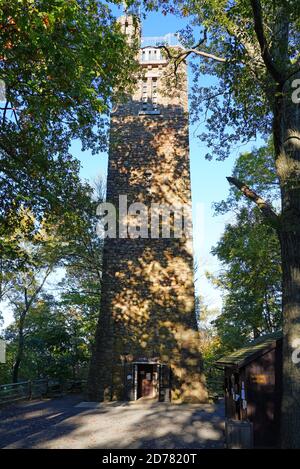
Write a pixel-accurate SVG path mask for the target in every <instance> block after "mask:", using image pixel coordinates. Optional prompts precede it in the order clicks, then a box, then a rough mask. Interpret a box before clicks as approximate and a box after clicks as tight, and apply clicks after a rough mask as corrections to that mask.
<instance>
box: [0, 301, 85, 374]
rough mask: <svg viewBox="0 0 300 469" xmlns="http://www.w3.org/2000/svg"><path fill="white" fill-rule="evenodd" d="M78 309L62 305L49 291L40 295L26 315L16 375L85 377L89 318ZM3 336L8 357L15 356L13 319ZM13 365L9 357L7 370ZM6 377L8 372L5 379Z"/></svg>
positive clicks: (16, 336) (14, 325)
mask: <svg viewBox="0 0 300 469" xmlns="http://www.w3.org/2000/svg"><path fill="white" fill-rule="evenodd" d="M81 313H82V312H81V311H77V310H76V309H75V308H73V309H72V308H69V309H66V308H64V307H62V306H61V305H60V304H59V303H58V302H57V301H55V299H54V298H53V297H51V296H50V295H44V296H42V297H41V298H40V300H39V301H38V302H37V303H36V305H35V306H34V307H33V308H32V309H31V310H30V311H29V313H28V316H27V318H26V325H25V328H24V335H25V347H24V356H23V360H22V362H21V366H20V372H19V379H21V380H22V379H36V378H41V377H46V376H48V377H50V378H57V379H62V378H75V377H76V378H78V377H85V370H86V366H87V362H88V360H89V346H90V345H89V337H88V335H87V333H86V329H87V327H90V326H91V321H90V318H89V317H88V316H87V315H83V314H81ZM87 323H88V326H87ZM6 340H7V341H8V354H9V357H12V358H14V357H15V355H16V344H17V341H18V330H17V324H16V323H14V324H12V325H11V326H9V327H8V328H7V330H6ZM12 365H13V362H12V360H11V359H10V360H9V363H8V365H7V367H6V368H7V369H9V368H10V370H9V371H10V373H11V371H12ZM7 371H8V370H7ZM7 374H8V373H6V375H5V376H4V379H7ZM9 381H11V375H10V376H9V379H8V380H7V381H6V382H9Z"/></svg>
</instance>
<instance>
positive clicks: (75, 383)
mask: <svg viewBox="0 0 300 469" xmlns="http://www.w3.org/2000/svg"><path fill="white" fill-rule="evenodd" d="M85 384H86V381H85V380H67V381H64V382H62V381H55V380H50V379H48V378H44V379H36V380H32V381H20V382H18V383H9V384H2V385H0V404H4V403H6V402H15V401H19V400H24V399H36V398H39V397H46V396H47V397H54V396H58V395H63V394H67V393H81V392H83V391H84V388H85Z"/></svg>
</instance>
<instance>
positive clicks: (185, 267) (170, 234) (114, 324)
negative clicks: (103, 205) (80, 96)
mask: <svg viewBox="0 0 300 469" xmlns="http://www.w3.org/2000/svg"><path fill="white" fill-rule="evenodd" d="M120 23H121V25H122V28H123V30H124V31H125V32H126V33H127V34H128V36H129V40H132V38H133V37H134V35H136V34H139V21H138V20H137V18H136V17H134V16H132V15H125V16H123V17H121V18H120ZM139 61H140V66H141V71H142V78H141V79H140V80H139V81H138V84H137V86H136V89H135V92H134V94H133V96H132V97H131V98H130V100H129V101H128V102H127V103H126V104H121V105H119V106H116V107H115V109H114V112H113V113H112V116H111V139H110V152H109V164H108V178H107V202H108V203H111V204H113V206H114V207H116V213H117V214H118V217H119V220H118V221H119V222H120V223H119V225H118V229H117V230H116V237H115V238H114V237H112V238H106V239H105V242H104V252H103V284H102V300H101V313H100V317H99V322H98V326H97V331H96V341H95V349H94V352H93V355H92V360H91V365H90V372H89V379H88V393H89V399H91V400H115V399H116V400H120V399H121V400H122V399H125V400H129V399H130V400H136V399H140V398H143V399H146V398H152V399H157V400H160V401H168V400H171V401H172V402H178V403H180V402H200V401H205V400H206V398H207V394H206V389H205V384H204V380H203V375H202V359H201V353H200V351H199V333H198V330H197V322H196V316H195V309H194V308H195V304H194V283H193V281H194V278H193V253H192V240H191V236H189V233H188V232H187V231H188V230H183V232H182V233H180V232H179V233H178V231H176V229H175V228H174V226H175V220H176V219H177V218H176V217H178V212H177V215H176V213H175V209H174V210H173V208H174V207H175V208H176V207H182V206H184V210H183V212H184V213H185V223H186V221H187V220H188V222H189V221H190V220H189V218H190V216H191V213H190V210H191V190H190V173H189V142H188V108H187V80H186V65H185V63H182V64H181V66H180V69H179V75H180V77H179V82H178V83H177V85H176V86H175V87H172V90H171V91H172V92H171V93H170V92H168V93H167V92H166V88H167V87H166V77H168V75H169V74H170V73H171V74H172V70H171V69H170V65H169V64H168V61H167V60H166V58H165V57H164V55H163V54H162V53H161V50H160V49H159V48H155V47H151V46H147V47H141V49H140V57H139ZM120 196H121V197H120ZM125 205H126V207H125ZM125 208H128V216H127V218H125V219H124V217H123V218H122V220H121V215H122V213H123V212H124V210H125ZM168 209H169V212H168ZM181 213H182V212H181ZM147 216H148V218H147ZM145 218H146V222H145ZM124 220H125V222H124ZM177 221H178V219H177ZM168 223H169V225H168ZM172 223H173V224H172ZM168 226H169V228H168ZM177 226H178V224H177ZM180 226H182V225H181V222H180Z"/></svg>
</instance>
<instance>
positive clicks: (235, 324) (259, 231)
mask: <svg viewBox="0 0 300 469" xmlns="http://www.w3.org/2000/svg"><path fill="white" fill-rule="evenodd" d="M270 148H271V146H270V145H268V146H266V147H263V148H261V149H259V150H254V151H253V152H252V153H245V154H242V155H241V156H240V157H239V158H238V160H237V162H236V164H235V167H234V171H233V174H234V175H235V176H236V177H237V178H238V179H241V180H244V181H246V182H249V183H250V184H251V186H252V187H253V188H254V189H256V190H262V192H263V193H266V194H267V195H268V196H269V199H270V200H272V201H276V200H277V199H278V197H279V190H278V186H277V184H276V177H275V171H274V168H273V165H272V159H271V158H270V157H269V155H270ZM254 178H255V180H256V183H254ZM216 206H217V212H221V213H225V212H227V211H229V210H231V209H232V208H234V209H235V214H236V216H235V220H234V221H233V222H231V223H229V224H227V225H226V227H225V230H224V233H223V235H222V236H221V238H220V240H219V242H218V243H217V245H216V246H215V247H214V248H213V249H212V253H213V254H214V255H216V256H217V257H218V258H219V260H220V261H221V263H222V265H223V269H222V271H221V272H220V274H219V275H218V276H217V277H216V278H212V281H213V282H214V283H215V285H216V286H217V287H219V288H221V289H222V291H223V295H224V296H223V301H224V304H223V309H222V313H221V315H220V316H219V317H218V318H217V319H216V320H215V321H214V326H215V327H216V328H217V331H218V335H219V337H220V339H221V343H222V347H223V350H224V352H225V351H228V350H234V349H236V348H238V347H240V346H242V345H243V344H244V343H245V342H247V341H248V340H249V339H251V338H254V337H257V336H258V335H260V334H263V333H264V332H272V331H273V330H276V329H278V328H279V327H280V325H281V258H280V246H279V241H278V238H277V235H276V233H275V232H274V230H273V229H272V228H271V227H270V226H269V225H267V224H266V223H265V222H264V219H263V218H262V215H261V213H260V211H259V209H258V208H257V207H254V208H253V206H249V204H248V203H247V202H246V203H245V200H244V199H241V198H240V195H239V192H238V191H236V190H234V189H231V191H230V195H229V197H228V199H227V200H226V201H223V202H221V203H220V204H216Z"/></svg>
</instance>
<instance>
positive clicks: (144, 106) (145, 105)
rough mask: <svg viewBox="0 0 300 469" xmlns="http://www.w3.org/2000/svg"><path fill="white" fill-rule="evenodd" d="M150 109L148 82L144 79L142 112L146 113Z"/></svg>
mask: <svg viewBox="0 0 300 469" xmlns="http://www.w3.org/2000/svg"><path fill="white" fill-rule="evenodd" d="M147 108H148V80H147V78H144V80H143V82H142V110H143V111H144V112H145V111H147Z"/></svg>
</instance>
